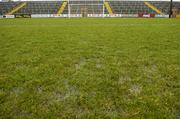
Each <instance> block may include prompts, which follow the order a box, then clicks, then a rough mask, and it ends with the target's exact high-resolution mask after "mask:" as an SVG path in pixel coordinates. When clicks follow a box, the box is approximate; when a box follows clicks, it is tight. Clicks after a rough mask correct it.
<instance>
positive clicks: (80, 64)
mask: <svg viewBox="0 0 180 119" xmlns="http://www.w3.org/2000/svg"><path fill="white" fill-rule="evenodd" d="M85 64H86V59H85V58H81V59H80V60H79V62H78V63H77V64H75V68H76V70H79V69H80V68H81V67H83V66H84V65H85Z"/></svg>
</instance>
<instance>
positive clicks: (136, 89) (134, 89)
mask: <svg viewBox="0 0 180 119" xmlns="http://www.w3.org/2000/svg"><path fill="white" fill-rule="evenodd" d="M129 91H130V93H131V94H134V95H138V94H140V93H141V91H142V87H141V86H139V85H132V86H131V87H130V88H129Z"/></svg>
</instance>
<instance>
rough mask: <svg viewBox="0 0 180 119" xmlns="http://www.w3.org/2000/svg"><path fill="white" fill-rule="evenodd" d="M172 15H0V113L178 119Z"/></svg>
mask: <svg viewBox="0 0 180 119" xmlns="http://www.w3.org/2000/svg"><path fill="white" fill-rule="evenodd" d="M179 99H180V20H178V19H1V20H0V118H18V119H19V118H57V117H59V118H92V119H94V118H180V100H179Z"/></svg>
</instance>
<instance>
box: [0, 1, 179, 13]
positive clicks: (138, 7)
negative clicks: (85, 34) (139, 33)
mask: <svg viewBox="0 0 180 119" xmlns="http://www.w3.org/2000/svg"><path fill="white" fill-rule="evenodd" d="M103 5H104V14H140V13H142V14H161V13H163V14H169V6H170V3H169V2H166V1H148V2H146V1H112V0H111V1H110V0H109V1H105V2H104V3H103V1H98V0H97V1H69V3H68V2H67V1H27V2H26V3H24V4H23V2H0V15H6V14H8V13H11V14H15V15H17V14H68V13H69V12H68V6H69V7H70V13H71V14H82V13H87V14H102V13H103ZM173 8H175V9H177V13H180V2H174V4H173ZM13 10H14V11H13Z"/></svg>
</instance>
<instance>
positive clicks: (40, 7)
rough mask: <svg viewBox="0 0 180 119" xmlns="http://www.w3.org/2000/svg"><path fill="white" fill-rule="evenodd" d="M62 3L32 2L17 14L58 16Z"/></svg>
mask: <svg viewBox="0 0 180 119" xmlns="http://www.w3.org/2000/svg"><path fill="white" fill-rule="evenodd" d="M61 4H62V2H61V1H30V2H27V5H26V6H25V7H23V8H21V9H20V10H19V11H17V12H16V13H15V14H56V13H57V11H58V8H59V6H60V5H61Z"/></svg>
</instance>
